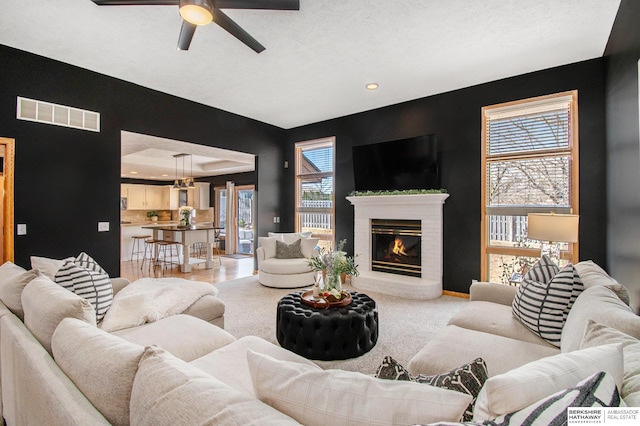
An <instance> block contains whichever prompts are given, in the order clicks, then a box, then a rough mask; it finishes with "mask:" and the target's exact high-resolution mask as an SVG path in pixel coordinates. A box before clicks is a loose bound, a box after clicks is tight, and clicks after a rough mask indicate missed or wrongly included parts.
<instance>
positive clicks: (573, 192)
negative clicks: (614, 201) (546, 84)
mask: <svg viewBox="0 0 640 426" xmlns="http://www.w3.org/2000/svg"><path fill="white" fill-rule="evenodd" d="M577 102H578V94H577V91H572V92H565V93H559V94H556V95H549V96H542V97H539V98H532V99H526V100H522V101H515V102H509V103H505V104H500V105H492V106H488V107H484V108H483V109H482V168H483V171H484V172H483V173H482V188H483V189H482V197H481V198H482V201H481V202H482V206H481V207H482V211H483V214H482V220H481V222H482V230H481V238H482V254H481V279H482V280H484V281H491V282H502V283H505V284H509V283H514V282H517V281H518V275H522V274H524V273H526V272H527V270H528V268H529V267H530V266H531V265H532V263H533V262H535V261H536V260H537V258H538V257H539V256H540V242H539V241H536V240H529V239H527V214H528V213H548V212H551V211H553V212H555V213H573V214H578V130H577V129H578V126H577V124H578V114H577V108H578V107H577ZM562 250H563V252H562V259H563V261H564V262H566V261H572V262H576V261H577V259H578V243H573V244H564V246H563V247H562Z"/></svg>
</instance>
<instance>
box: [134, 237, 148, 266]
mask: <svg viewBox="0 0 640 426" xmlns="http://www.w3.org/2000/svg"><path fill="white" fill-rule="evenodd" d="M147 238H151V235H134V236H132V237H131V239H132V240H133V246H132V247H131V261H132V262H133V256H135V257H136V261H138V260H140V255H142V256H143V261H144V247H143V246H142V242H143V241H144V240H146V239H147Z"/></svg>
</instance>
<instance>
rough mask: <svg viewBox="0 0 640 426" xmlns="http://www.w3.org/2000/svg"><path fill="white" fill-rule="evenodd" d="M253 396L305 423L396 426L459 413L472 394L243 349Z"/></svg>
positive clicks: (459, 415)
mask: <svg viewBox="0 0 640 426" xmlns="http://www.w3.org/2000/svg"><path fill="white" fill-rule="evenodd" d="M247 360H248V363H249V370H250V372H251V379H252V381H253V388H254V391H255V394H256V396H257V397H258V398H259V399H260V400H261V401H263V402H265V403H267V404H269V405H271V406H272V407H274V408H276V409H277V410H279V411H281V412H283V413H285V414H287V415H289V416H291V417H293V418H294V419H295V420H297V421H299V422H300V423H302V424H304V425H307V426H314V425H329V424H330V425H353V424H356V425H357V424H362V425H365V424H367V425H395V424H415V423H428V422H433V421H437V420H445V421H457V420H460V419H461V418H462V414H463V413H464V410H465V408H466V407H467V406H468V405H469V403H470V402H471V396H469V395H466V394H463V393H459V392H455V391H451V390H447V389H440V388H436V387H433V386H425V385H422V384H419V383H412V382H398V381H386V380H378V379H376V378H375V377H371V376H368V375H365V374H361V373H356V372H352V371H343V370H322V369H320V368H318V367H311V366H309V365H306V364H298V363H295V362H288V361H280V360H276V359H275V358H272V357H270V356H268V355H263V354H258V353H256V352H253V351H249V352H248V353H247Z"/></svg>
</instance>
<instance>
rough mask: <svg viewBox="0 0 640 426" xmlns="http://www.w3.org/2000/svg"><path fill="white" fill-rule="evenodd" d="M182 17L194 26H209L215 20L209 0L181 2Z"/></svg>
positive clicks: (185, 0) (184, 0)
mask: <svg viewBox="0 0 640 426" xmlns="http://www.w3.org/2000/svg"><path fill="white" fill-rule="evenodd" d="M180 16H182V19H184V20H185V21H187V22H189V23H190V24H193V25H207V24H209V23H211V21H212V20H213V13H212V11H211V4H210V3H209V1H208V0H181V1H180Z"/></svg>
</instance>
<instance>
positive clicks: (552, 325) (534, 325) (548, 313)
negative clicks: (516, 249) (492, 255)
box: [512, 256, 584, 348]
mask: <svg viewBox="0 0 640 426" xmlns="http://www.w3.org/2000/svg"><path fill="white" fill-rule="evenodd" d="M545 258H546V256H543V259H545ZM539 263H542V260H541V261H540V262H539ZM532 270H533V269H532ZM542 270H546V269H545V268H543V269H542ZM529 272H531V271H529ZM534 275H535V274H534ZM527 276H529V273H527ZM539 278H540V279H546V277H544V274H540V277H539ZM583 290H584V286H583V285H582V281H580V276H579V275H578V273H577V272H576V270H575V268H574V267H573V265H571V264H569V265H567V266H565V267H563V268H562V269H561V270H560V271H558V273H557V274H556V275H555V276H554V277H553V278H552V279H551V280H550V281H549V282H548V283H545V282H542V281H534V280H533V279H530V278H527V277H525V278H524V280H523V281H522V284H521V285H520V287H519V288H518V291H517V292H516V296H515V298H514V299H513V304H512V308H513V315H515V316H516V318H518V319H519V320H520V321H522V323H523V324H524V325H525V326H526V327H527V328H529V329H530V330H531V331H532V332H534V333H535V334H537V335H539V336H540V337H542V338H543V339H544V340H546V341H547V342H549V343H551V344H552V345H554V346H556V347H558V348H559V347H560V338H561V336H562V328H563V326H564V322H565V320H566V318H567V315H568V314H569V311H570V310H571V307H572V306H573V304H574V302H575V300H576V299H577V298H578V295H579V294H580V293H581V292H582V291H583Z"/></svg>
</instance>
